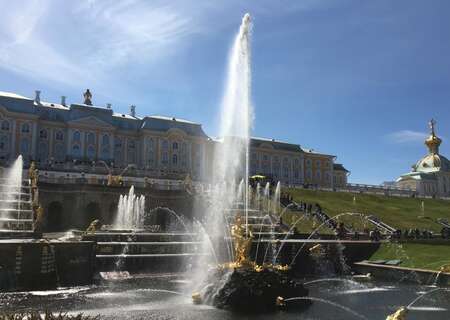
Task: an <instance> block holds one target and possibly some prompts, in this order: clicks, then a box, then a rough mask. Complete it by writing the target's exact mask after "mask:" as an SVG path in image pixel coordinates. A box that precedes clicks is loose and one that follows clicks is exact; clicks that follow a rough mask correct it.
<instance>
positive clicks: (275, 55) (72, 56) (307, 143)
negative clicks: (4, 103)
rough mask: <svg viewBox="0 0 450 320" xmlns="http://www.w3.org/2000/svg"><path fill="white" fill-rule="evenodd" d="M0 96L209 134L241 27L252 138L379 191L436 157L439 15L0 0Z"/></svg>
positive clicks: (318, 4)
mask: <svg viewBox="0 0 450 320" xmlns="http://www.w3.org/2000/svg"><path fill="white" fill-rule="evenodd" d="M0 6H1V7H2V8H3V10H2V19H0V91H12V92H16V93H19V94H23V95H25V96H29V97H32V96H33V95H34V90H36V89H40V90H41V91H42V99H43V100H45V101H54V102H57V101H59V99H60V98H59V97H60V96H61V95H66V96H67V97H68V98H67V99H68V102H69V103H72V102H81V99H82V97H81V94H82V92H83V91H84V90H85V89H86V88H90V89H91V91H92V92H93V94H94V98H93V100H94V104H97V105H105V104H106V103H112V104H113V108H114V109H115V110H116V111H119V112H127V110H128V106H129V105H131V104H135V105H137V113H138V114H140V115H156V114H158V115H168V116H175V117H179V118H185V119H189V120H192V121H196V122H200V123H202V124H203V126H204V129H205V131H206V132H207V133H208V134H209V135H212V136H214V135H216V134H217V131H218V125H217V123H218V115H219V106H220V102H221V98H222V92H223V87H224V80H225V73H226V66H227V56H228V52H229V49H230V46H231V44H232V40H233V38H234V36H235V33H236V32H237V30H238V27H239V24H240V20H241V17H242V15H243V14H244V13H245V12H250V13H251V14H252V16H253V21H254V28H253V43H252V44H253V52H252V56H253V62H252V68H253V104H254V106H255V114H256V118H255V123H254V130H253V131H254V132H253V134H254V135H255V136H261V137H271V138H272V137H273V138H275V139H280V140H285V141H289V142H293V143H299V144H300V145H302V146H304V147H308V148H313V149H315V150H318V151H321V152H326V153H330V154H334V155H337V156H338V162H342V163H344V165H345V166H346V167H347V168H348V169H349V170H350V171H351V172H352V174H351V176H350V181H352V182H358V183H381V182H383V181H385V180H392V179H395V178H396V177H397V176H398V175H400V174H401V173H404V172H407V171H408V170H409V168H410V165H411V164H413V163H414V162H415V161H416V160H418V159H419V158H420V157H421V156H423V155H424V153H425V152H426V149H425V147H424V145H423V139H424V136H425V135H426V133H427V131H428V128H427V121H428V120H429V119H430V118H432V117H434V118H435V119H436V120H437V122H438V125H437V132H438V134H439V135H440V136H441V137H442V138H443V139H444V143H443V145H442V147H441V153H443V154H444V155H448V156H450V141H449V139H450V122H449V121H448V120H449V119H450V1H447V0H441V1H440V0H430V1H416V0H397V1H392V0H377V1H361V0H354V1H353V0H302V1H298V0H293V1H282V0H281V1H280V0H279V1H268V0H267V1H266V0H255V1H238V0H226V1H225V0H224V1H212V0H207V1H203V0H196V1H167V0H166V1H158V0H153V1H132V0H128V1H127V0H124V1H115V0H111V1H108V0H91V1H70V2H69V1H49V0H36V1H32V0H30V1H21V0H16V1H9V0H0Z"/></svg>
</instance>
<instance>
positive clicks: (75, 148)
mask: <svg viewBox="0 0 450 320" xmlns="http://www.w3.org/2000/svg"><path fill="white" fill-rule="evenodd" d="M72 155H73V156H74V157H80V156H81V149H80V146H79V145H78V144H74V145H73V146H72Z"/></svg>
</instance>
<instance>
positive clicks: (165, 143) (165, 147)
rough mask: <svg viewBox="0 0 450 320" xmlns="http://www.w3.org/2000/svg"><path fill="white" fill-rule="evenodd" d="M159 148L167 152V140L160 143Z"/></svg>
mask: <svg viewBox="0 0 450 320" xmlns="http://www.w3.org/2000/svg"><path fill="white" fill-rule="evenodd" d="M161 147H162V149H163V150H167V149H168V148H169V144H168V142H167V140H163V141H162V143H161Z"/></svg>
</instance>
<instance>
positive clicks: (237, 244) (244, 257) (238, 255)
mask: <svg viewBox="0 0 450 320" xmlns="http://www.w3.org/2000/svg"><path fill="white" fill-rule="evenodd" d="M231 237H232V239H233V246H234V256H235V263H236V265H237V266H244V265H247V264H249V261H248V254H249V252H250V249H251V246H252V240H253V234H252V232H251V231H250V229H248V228H247V230H246V228H245V226H244V225H243V223H242V218H241V216H240V215H239V214H237V215H236V220H235V223H234V225H233V226H232V227H231Z"/></svg>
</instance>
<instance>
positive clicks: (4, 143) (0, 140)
mask: <svg viewBox="0 0 450 320" xmlns="http://www.w3.org/2000/svg"><path fill="white" fill-rule="evenodd" d="M0 151H1V152H4V151H8V137H7V136H1V137H0Z"/></svg>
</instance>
